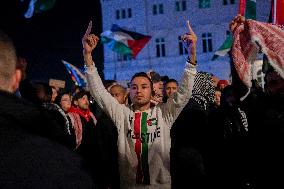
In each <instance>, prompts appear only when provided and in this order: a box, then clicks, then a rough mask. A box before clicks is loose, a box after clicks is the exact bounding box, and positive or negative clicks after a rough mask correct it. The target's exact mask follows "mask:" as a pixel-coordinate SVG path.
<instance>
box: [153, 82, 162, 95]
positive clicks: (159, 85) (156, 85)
mask: <svg viewBox="0 0 284 189" xmlns="http://www.w3.org/2000/svg"><path fill="white" fill-rule="evenodd" d="M163 88H164V84H163V82H162V81H159V82H156V83H153V89H154V91H155V96H160V97H162V96H163Z"/></svg>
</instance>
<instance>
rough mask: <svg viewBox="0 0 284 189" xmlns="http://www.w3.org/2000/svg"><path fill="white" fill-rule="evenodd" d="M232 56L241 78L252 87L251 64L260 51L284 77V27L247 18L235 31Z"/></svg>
mask: <svg viewBox="0 0 284 189" xmlns="http://www.w3.org/2000/svg"><path fill="white" fill-rule="evenodd" d="M233 36H234V41H233V46H232V58H233V63H234V66H235V68H236V70H237V73H238V75H239V77H240V79H241V80H242V81H243V83H244V84H245V85H246V86H247V87H249V88H250V87H251V86H252V83H251V80H252V73H251V68H250V65H251V64H252V63H253V61H254V60H255V59H256V55H257V53H258V52H259V51H262V52H263V53H264V54H265V55H266V56H267V57H268V60H269V62H270V64H271V66H272V67H273V68H274V69H275V70H276V71H277V72H278V73H279V74H280V75H281V77H282V78H284V27H283V26H280V25H273V24H269V23H262V22H258V21H254V20H250V19H248V20H246V21H245V23H244V24H242V25H240V26H239V27H237V28H236V29H235V31H234V33H233Z"/></svg>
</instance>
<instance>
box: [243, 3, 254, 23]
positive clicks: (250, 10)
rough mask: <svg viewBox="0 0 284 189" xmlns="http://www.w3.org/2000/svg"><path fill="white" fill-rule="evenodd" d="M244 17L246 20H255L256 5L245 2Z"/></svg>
mask: <svg viewBox="0 0 284 189" xmlns="http://www.w3.org/2000/svg"><path fill="white" fill-rule="evenodd" d="M245 17H246V18H247V19H253V20H255V19H256V3H255V1H253V0H247V3H246V13H245Z"/></svg>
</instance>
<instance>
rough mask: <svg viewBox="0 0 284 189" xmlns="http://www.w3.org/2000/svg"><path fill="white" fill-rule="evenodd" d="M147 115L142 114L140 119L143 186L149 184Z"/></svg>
mask: <svg viewBox="0 0 284 189" xmlns="http://www.w3.org/2000/svg"><path fill="white" fill-rule="evenodd" d="M147 115H148V114H147V113H146V112H143V113H142V119H141V137H143V138H142V140H144V141H143V142H142V155H141V156H142V157H141V159H142V171H143V176H144V178H143V183H144V184H150V174H149V164H148V137H149V136H148V135H147V131H148V127H147Z"/></svg>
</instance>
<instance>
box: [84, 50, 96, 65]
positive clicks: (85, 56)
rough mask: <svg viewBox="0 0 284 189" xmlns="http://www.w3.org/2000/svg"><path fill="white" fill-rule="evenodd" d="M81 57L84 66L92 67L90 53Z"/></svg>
mask: <svg viewBox="0 0 284 189" xmlns="http://www.w3.org/2000/svg"><path fill="white" fill-rule="evenodd" d="M83 56H84V61H85V65H86V66H91V65H93V64H94V63H93V58H92V54H90V53H86V54H85V53H83Z"/></svg>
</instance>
